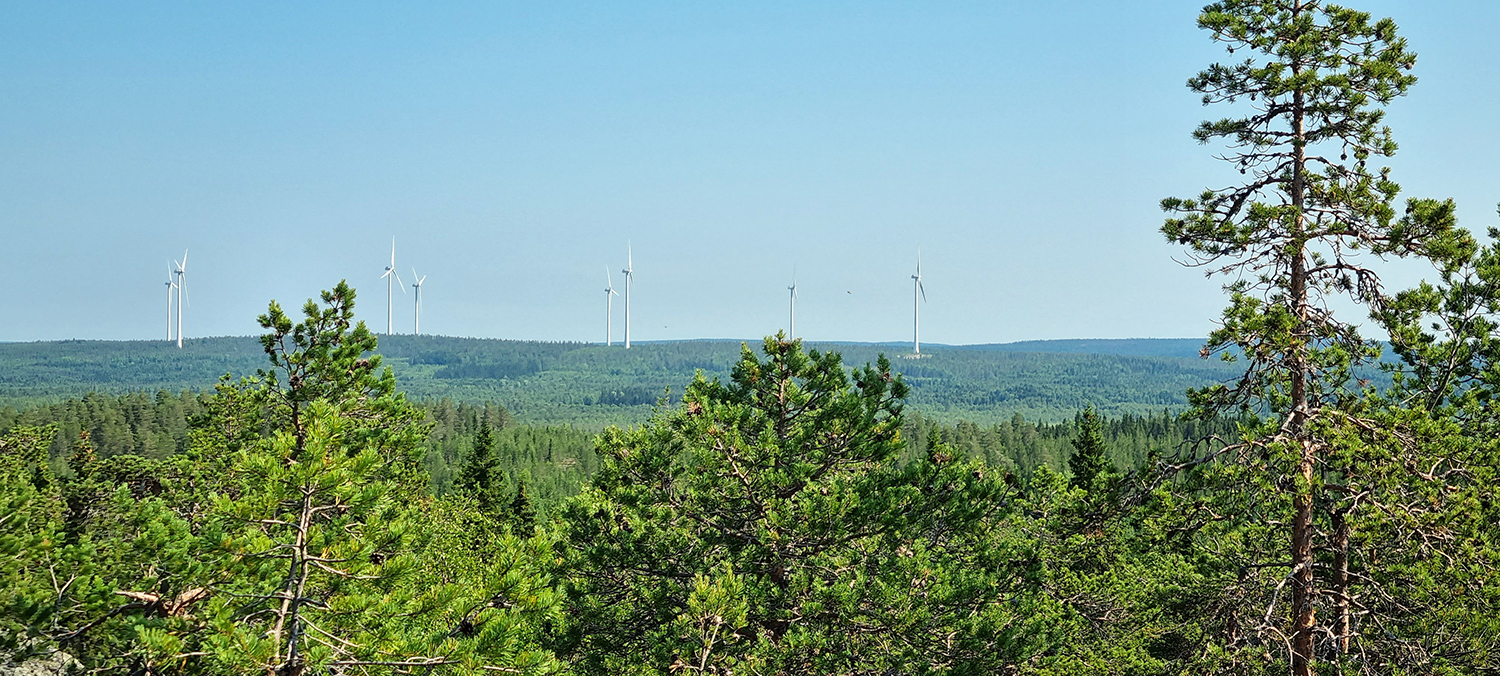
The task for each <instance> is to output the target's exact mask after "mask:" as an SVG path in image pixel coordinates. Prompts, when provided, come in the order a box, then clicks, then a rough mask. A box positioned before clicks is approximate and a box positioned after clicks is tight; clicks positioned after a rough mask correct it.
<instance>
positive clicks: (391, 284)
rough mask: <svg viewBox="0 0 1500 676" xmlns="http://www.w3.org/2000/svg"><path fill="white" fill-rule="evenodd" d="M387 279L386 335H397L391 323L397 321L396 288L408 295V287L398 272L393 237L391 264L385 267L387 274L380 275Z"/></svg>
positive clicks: (392, 239)
mask: <svg viewBox="0 0 1500 676" xmlns="http://www.w3.org/2000/svg"><path fill="white" fill-rule="evenodd" d="M380 278H381V279H384V280H385V335H387V336H390V335H395V331H393V330H392V329H391V325H392V324H393V323H395V316H396V315H395V306H396V288H397V286H396V285H397V284H403V286H401V287H400V289H401V295H403V296H404V295H406V287H405V286H404V282H402V281H401V273H399V272H396V238H395V237H392V238H391V264H390V265H387V266H386V267H385V274H383V275H381V276H380Z"/></svg>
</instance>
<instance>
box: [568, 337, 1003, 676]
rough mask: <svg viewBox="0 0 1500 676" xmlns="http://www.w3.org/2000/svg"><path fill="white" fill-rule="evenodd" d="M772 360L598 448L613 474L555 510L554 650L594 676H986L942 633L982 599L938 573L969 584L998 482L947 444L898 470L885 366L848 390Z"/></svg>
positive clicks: (697, 387)
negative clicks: (562, 588) (558, 565)
mask: <svg viewBox="0 0 1500 676" xmlns="http://www.w3.org/2000/svg"><path fill="white" fill-rule="evenodd" d="M764 350H765V353H766V357H767V358H766V359H765V360H761V359H760V358H758V357H757V356H756V355H755V354H754V353H752V352H750V351H749V350H748V349H746V350H745V351H744V352H743V353H742V356H741V360H740V362H739V363H738V364H737V365H736V367H735V369H734V371H733V376H732V378H731V380H730V382H728V383H723V382H720V381H719V380H717V379H715V380H708V379H705V378H702V377H700V378H698V379H696V380H694V382H693V383H692V384H690V385H689V386H688V388H687V391H686V394H685V395H684V399H683V403H682V405H681V406H678V407H675V408H672V409H663V410H662V411H661V412H660V413H659V414H658V416H657V417H656V418H654V419H653V421H652V422H651V423H650V424H649V425H646V426H644V427H641V428H635V429H630V430H623V429H619V428H611V429H609V430H606V431H605V433H604V435H603V436H602V437H601V439H600V453H601V455H602V456H603V459H604V466H603V467H602V468H601V469H600V472H599V473H598V474H597V475H596V476H595V477H594V479H593V481H592V483H591V485H590V487H589V488H588V489H587V490H586V491H585V492H584V494H583V495H581V496H580V497H579V498H578V499H576V500H574V501H572V502H570V503H569V505H568V506H567V508H566V510H565V511H564V513H563V523H562V528H563V531H562V532H563V540H564V542H563V545H564V547H563V549H562V551H563V553H564V555H565V557H566V560H567V563H566V564H565V565H566V569H567V571H568V580H567V589H568V603H569V608H570V611H569V614H570V616H571V617H573V618H574V621H573V623H572V624H571V625H570V628H569V631H568V634H567V635H566V638H565V639H564V640H563V641H562V642H561V643H560V646H561V648H562V649H563V650H564V651H565V652H566V653H567V654H569V655H571V656H573V657H574V659H576V660H578V662H577V664H578V665H579V668H580V669H582V670H583V671H585V672H587V673H622V672H629V673H637V672H649V673H665V672H666V671H668V670H681V669H693V670H705V669H708V668H710V667H712V668H714V669H719V670H721V671H722V670H724V669H733V670H736V671H744V672H752V673H753V672H758V671H764V672H771V673H774V672H779V671H792V672H847V673H880V672H881V671H882V670H887V669H897V670H900V671H903V672H907V673H911V672H922V671H928V670H942V669H944V668H945V667H944V666H942V665H951V664H971V663H977V662H982V661H984V660H986V659H991V657H992V653H991V649H992V648H993V647H994V642H993V638H992V637H991V636H989V635H988V634H987V633H986V632H985V631H984V630H983V628H979V629H976V630H975V631H974V632H972V633H968V634H965V635H963V636H962V637H960V638H958V639H955V637H954V635H953V630H954V629H956V628H958V627H959V626H961V625H962V624H964V622H965V621H964V620H963V619H962V618H965V617H967V616H968V615H969V613H970V612H971V611H972V610H973V607H972V606H971V605H970V604H972V603H973V602H974V601H975V598H974V597H973V596H972V593H973V592H974V591H975V590H974V589H973V588H971V587H970V586H968V581H966V580H962V579H959V580H958V581H955V580H953V579H946V578H944V577H940V576H936V571H937V570H938V569H946V570H952V571H961V570H963V569H964V566H963V565H960V564H959V563H958V561H956V559H961V558H964V556H965V555H972V552H971V551H970V550H967V549H965V548H964V547H963V546H962V544H963V543H964V542H967V541H968V540H967V539H966V538H970V537H972V536H973V535H974V532H975V529H976V528H978V527H979V524H980V520H981V519H982V517H983V516H984V515H985V514H987V513H988V512H990V511H993V510H995V509H996V508H997V507H998V504H999V502H998V500H999V497H1000V495H1001V492H1002V488H1001V484H1000V483H999V481H998V477H995V475H994V474H993V473H986V472H985V471H984V469H983V467H982V466H981V465H978V464H970V463H964V462H960V461H959V460H958V459H957V458H955V457H954V456H953V454H952V453H951V451H946V450H944V449H942V448H940V447H939V448H934V449H933V451H932V452H931V454H930V455H929V457H926V458H923V459H920V460H917V461H914V462H908V463H905V464H903V463H901V462H900V457H899V455H900V452H901V450H902V443H901V440H900V429H901V423H902V419H901V407H902V405H901V399H902V397H904V395H905V394H906V391H907V388H906V385H905V384H904V383H903V382H902V381H901V379H900V378H899V377H893V376H892V374H891V373H890V370H889V368H890V366H889V363H888V362H886V361H885V360H884V359H882V360H881V361H880V362H879V363H878V365H877V366H876V367H874V368H871V367H868V366H867V367H865V368H863V369H857V370H855V371H854V372H853V374H852V382H851V374H849V373H848V372H846V371H845V369H844V368H843V366H842V362H841V360H840V357H839V355H838V354H836V353H819V352H817V351H813V352H811V353H806V352H803V350H802V346H801V343H800V342H799V341H790V342H788V341H784V340H778V339H770V338H768V339H767V340H766V342H765V344H764ZM950 547H951V548H950ZM960 552H962V553H960ZM960 578H961V576H960ZM854 628H858V630H857V631H855V630H853V629H854Z"/></svg>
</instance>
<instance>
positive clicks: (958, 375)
mask: <svg viewBox="0 0 1500 676" xmlns="http://www.w3.org/2000/svg"><path fill="white" fill-rule="evenodd" d="M1200 344H1201V341H1199V340H1196V339H1129V340H1049V341H1027V342H1023V343H1007V344H1000V345H966V346H945V345H931V346H925V347H924V348H923V354H922V358H921V359H913V358H911V355H910V354H908V349H907V348H906V346H904V345H900V344H889V343H886V344H869V343H836V344H835V343H829V344H814V345H810V347H811V348H813V349H823V350H835V351H838V352H840V353H842V354H843V355H844V361H845V363H846V364H849V365H851V366H854V365H861V364H864V363H867V362H873V361H874V360H875V359H876V358H877V357H878V356H879V355H880V354H882V353H884V354H887V355H889V356H891V357H892V362H893V368H894V370H896V371H898V372H900V373H902V374H903V375H904V376H905V378H906V380H907V382H908V383H910V384H911V385H912V397H911V400H910V406H911V407H913V408H915V409H917V410H919V411H921V412H922V413H923V414H924V415H927V416H929V417H932V418H936V419H939V420H956V419H965V420H971V421H975V422H981V423H984V422H994V421H998V420H1003V419H1008V418H1010V417H1011V416H1013V415H1015V414H1022V415H1024V416H1025V417H1026V418H1027V419H1031V420H1058V419H1062V418H1066V417H1071V416H1072V415H1073V413H1074V412H1075V411H1077V409H1078V408H1080V407H1082V406H1084V405H1085V404H1089V403H1092V404H1094V405H1095V406H1098V407H1099V408H1100V409H1101V410H1103V411H1104V412H1106V413H1108V414H1111V415H1119V414H1122V413H1134V414H1143V413H1148V412H1156V411H1160V410H1162V409H1164V408H1174V409H1175V408H1180V407H1182V406H1183V405H1185V403H1186V400H1185V397H1184V395H1183V393H1184V391H1185V390H1186V389H1187V388H1189V387H1195V386H1201V385H1204V384H1207V383H1210V382H1215V381H1221V380H1225V379H1228V378H1231V377H1233V375H1234V374H1235V373H1236V370H1235V367H1234V366H1233V365H1226V364H1223V363H1221V362H1219V361H1218V360H1202V359H1199V358H1198V357H1197V351H1198V347H1199V345H1200ZM740 345H741V343H740V342H738V341H732V340H711V341H710V340H704V341H680V342H652V343H639V344H636V345H634V346H632V348H631V349H630V350H629V351H627V350H624V349H622V348H621V347H619V346H615V347H609V348H606V347H604V346H602V345H596V344H587V343H547V342H534V341H515V340H491V339H476V338H450V337H443V336H380V349H379V351H380V353H381V354H383V355H384V356H385V359H386V361H387V363H388V364H390V365H391V367H392V368H393V369H394V371H395V374H396V377H397V379H398V381H399V382H400V386H401V388H402V389H403V390H404V391H405V392H406V393H407V395H408V396H410V397H413V398H417V399H424V400H430V399H441V398H449V399H452V400H454V401H462V402H471V403H478V402H484V401H494V402H498V403H500V404H503V405H504V406H506V407H507V408H509V409H510V410H511V411H512V413H513V414H514V415H515V416H516V419H517V420H518V421H520V422H528V423H548V424H551V423H558V424H571V425H578V426H583V427H600V426H603V425H605V424H619V423H626V424H629V423H638V422H640V421H642V420H644V419H645V418H646V416H648V415H649V413H650V409H651V405H652V404H653V403H654V402H656V401H657V400H658V399H659V398H660V397H662V396H663V395H664V394H667V393H670V394H668V395H667V396H669V397H675V396H678V395H680V393H681V392H682V389H683V386H684V385H685V384H686V383H687V382H688V381H689V380H690V379H691V378H692V377H693V374H694V373H695V372H697V371H702V372H703V373H705V374H706V375H708V376H710V377H713V376H719V377H725V376H727V375H728V372H729V369H730V368H731V367H732V365H733V364H734V362H735V361H736V360H737V359H738V357H739V351H740ZM750 345H751V347H756V346H758V342H751V343H750ZM265 365H266V358H265V355H264V354H263V353H262V352H261V348H260V344H259V341H258V340H257V339H255V338H253V337H224V338H201V339H193V340H188V341H187V342H186V345H185V347H184V348H183V349H181V350H178V349H177V347H176V346H175V345H172V344H169V343H167V342H165V341H59V342H39V343H0V406H4V405H9V406H13V407H21V406H25V405H27V404H29V403H37V402H44V401H57V400H60V399H63V398H68V397H76V396H79V395H82V394H84V393H86V392H89V391H94V390H98V391H103V392H110V393H122V392H136V391H146V392H156V391H159V390H168V391H180V390H203V389H209V388H211V387H212V386H213V384H214V382H215V381H217V380H218V378H219V376H221V375H224V374H226V373H227V374H230V375H232V376H234V377H239V376H242V375H250V374H253V373H254V372H255V371H256V369H259V368H263V367H264V366H265Z"/></svg>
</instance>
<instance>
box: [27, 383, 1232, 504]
mask: <svg viewBox="0 0 1500 676" xmlns="http://www.w3.org/2000/svg"><path fill="white" fill-rule="evenodd" d="M211 397H212V395H207V394H199V393H194V392H188V391H184V392H181V393H177V394H172V393H169V392H158V393H157V394H156V396H155V397H152V396H148V395H145V394H128V395H118V396H112V395H105V394H100V393H91V394H89V395H88V396H85V397H82V398H79V399H69V400H67V401H64V402H62V403H58V404H48V405H37V406H33V407H31V408H28V409H26V410H24V411H16V410H14V409H0V434H5V433H8V432H10V431H11V430H12V429H14V428H17V427H33V428H45V429H48V430H49V431H50V432H51V443H50V444H49V447H48V451H47V457H48V465H49V467H51V468H52V471H53V472H54V473H57V474H59V475H66V474H68V472H69V469H68V466H67V459H68V457H69V456H71V455H72V453H73V449H74V447H75V446H76V445H78V444H79V443H80V439H82V438H83V437H82V436H81V435H84V434H86V435H87V443H88V444H89V445H90V446H91V447H92V448H93V449H94V453H95V454H96V455H97V456H98V457H101V458H108V457H112V456H116V455H135V456H139V457H141V458H143V459H150V460H162V459H166V458H168V457H170V456H173V455H176V454H179V453H184V452H186V451H187V450H188V447H189V444H190V443H191V431H192V428H193V425H194V421H195V420H197V419H199V418H201V417H202V416H204V415H206V413H207V409H206V408H205V403H206V402H207V401H209V400H210V398H211ZM417 408H418V409H419V410H421V411H422V413H423V420H424V421H425V422H426V423H427V424H428V425H430V426H431V431H430V432H429V433H428V436H427V438H426V439H425V440H424V443H423V445H422V465H423V469H424V470H425V471H426V472H427V475H428V477H429V478H430V480H431V488H430V490H431V492H432V494H433V495H436V496H443V495H447V494H448V493H450V492H452V490H453V482H454V480H455V478H456V477H457V476H458V473H459V470H460V468H461V465H462V462H463V459H464V457H465V456H466V455H467V454H468V453H469V452H470V451H471V450H472V449H473V447H474V441H475V437H476V436H477V435H478V433H479V429H480V427H481V425H488V426H489V427H490V428H491V429H492V430H493V435H494V443H495V450H496V456H497V459H498V462H499V467H500V468H502V470H503V471H504V472H505V473H506V474H507V476H509V477H513V478H512V479H511V480H512V481H514V482H517V484H516V485H519V483H526V484H527V485H528V486H529V488H530V491H531V497H532V499H533V500H534V501H535V502H536V505H537V508H538V509H540V510H543V511H548V510H550V509H551V508H552V507H553V506H554V505H555V504H556V503H558V502H559V501H560V500H562V499H564V498H568V497H571V496H573V495H575V494H577V493H578V491H579V490H580V489H581V488H582V486H583V485H584V483H585V482H586V481H587V480H588V477H589V475H591V474H592V473H593V472H594V471H595V470H596V469H597V468H598V466H599V459H598V456H597V455H596V454H595V452H594V440H595V437H596V436H597V435H596V434H595V433H592V432H586V431H580V430H578V429H575V428H573V427H567V426H541V427H537V426H527V425H517V424H516V423H515V422H514V419H513V418H512V417H511V415H510V412H509V411H507V410H506V409H505V408H504V407H503V406H499V405H497V404H493V403H489V404H482V405H478V406H474V405H469V404H464V403H457V404H455V403H453V402H452V401H450V400H447V399H442V400H438V401H436V402H427V403H419V404H418V405H417ZM1081 415H1082V413H1081V412H1080V414H1079V416H1075V417H1074V419H1071V420H1065V421H1062V422H1057V423H1047V422H1037V421H1030V420H1026V419H1025V418H1024V417H1022V416H1021V415H1020V414H1016V415H1014V416H1013V417H1012V418H1011V419H1010V420H1008V421H1005V422H1002V423H997V424H994V425H979V424H976V423H972V422H967V421H959V422H957V423H951V424H950V423H943V422H939V421H934V420H932V419H930V418H927V417H925V416H923V415H922V414H921V413H920V412H916V411H913V412H910V413H907V414H906V417H905V422H904V424H903V426H902V438H903V440H904V441H905V443H906V445H907V450H906V451H905V455H906V456H909V457H917V456H921V455H922V454H924V453H926V451H927V449H928V446H929V444H930V443H938V442H939V441H940V443H944V444H946V445H948V446H950V447H951V448H952V449H954V450H955V451H957V452H959V453H960V454H962V455H963V457H965V458H970V459H974V460H979V461H982V462H984V463H985V464H987V465H991V466H994V467H999V468H1003V469H1006V470H1009V471H1014V472H1016V473H1017V474H1018V475H1020V476H1024V477H1029V476H1030V475H1031V474H1032V473H1033V472H1034V471H1035V470H1036V468H1038V467H1041V466H1044V465H1045V466H1047V467H1048V468H1050V469H1051V470H1052V471H1054V472H1059V473H1062V474H1064V475H1066V474H1067V473H1068V469H1067V459H1068V457H1069V456H1070V455H1071V454H1072V452H1073V446H1072V440H1073V439H1075V438H1076V437H1077V436H1078V434H1079V427H1080V424H1081V422H1080V421H1081ZM1100 425H1101V429H1102V431H1103V434H1104V438H1105V441H1106V445H1107V447H1108V449H1109V455H1110V459H1111V461H1112V462H1113V463H1114V464H1115V465H1116V466H1118V467H1137V466H1140V465H1141V464H1142V463H1144V462H1146V460H1147V459H1148V457H1150V456H1151V454H1153V453H1155V454H1157V455H1163V454H1168V453H1172V452H1176V451H1177V450H1179V449H1181V448H1183V447H1184V446H1185V445H1188V444H1191V443H1193V442H1194V441H1196V440H1199V439H1202V438H1204V437H1205V436H1209V435H1220V436H1223V437H1232V436H1234V434H1235V430H1236V424H1235V421H1218V420H1210V421H1207V422H1204V421H1200V420H1195V419H1189V418H1183V417H1182V416H1180V415H1178V414H1174V413H1172V412H1171V411H1168V410H1163V411H1160V412H1158V413H1155V414H1150V415H1146V416H1135V415H1130V414H1126V415H1124V416H1121V417H1118V418H1108V417H1105V418H1103V419H1102V420H1101V423H1100Z"/></svg>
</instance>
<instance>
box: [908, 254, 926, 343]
mask: <svg viewBox="0 0 1500 676" xmlns="http://www.w3.org/2000/svg"><path fill="white" fill-rule="evenodd" d="M919 294H920V295H921V300H923V301H925V300H927V289H926V288H925V287H923V286H922V252H921V251H918V252H917V274H915V275H912V276H911V352H912V354H915V355H920V354H922V305H921V303H919V302H917V301H918V298H917V296H918V295H919Z"/></svg>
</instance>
